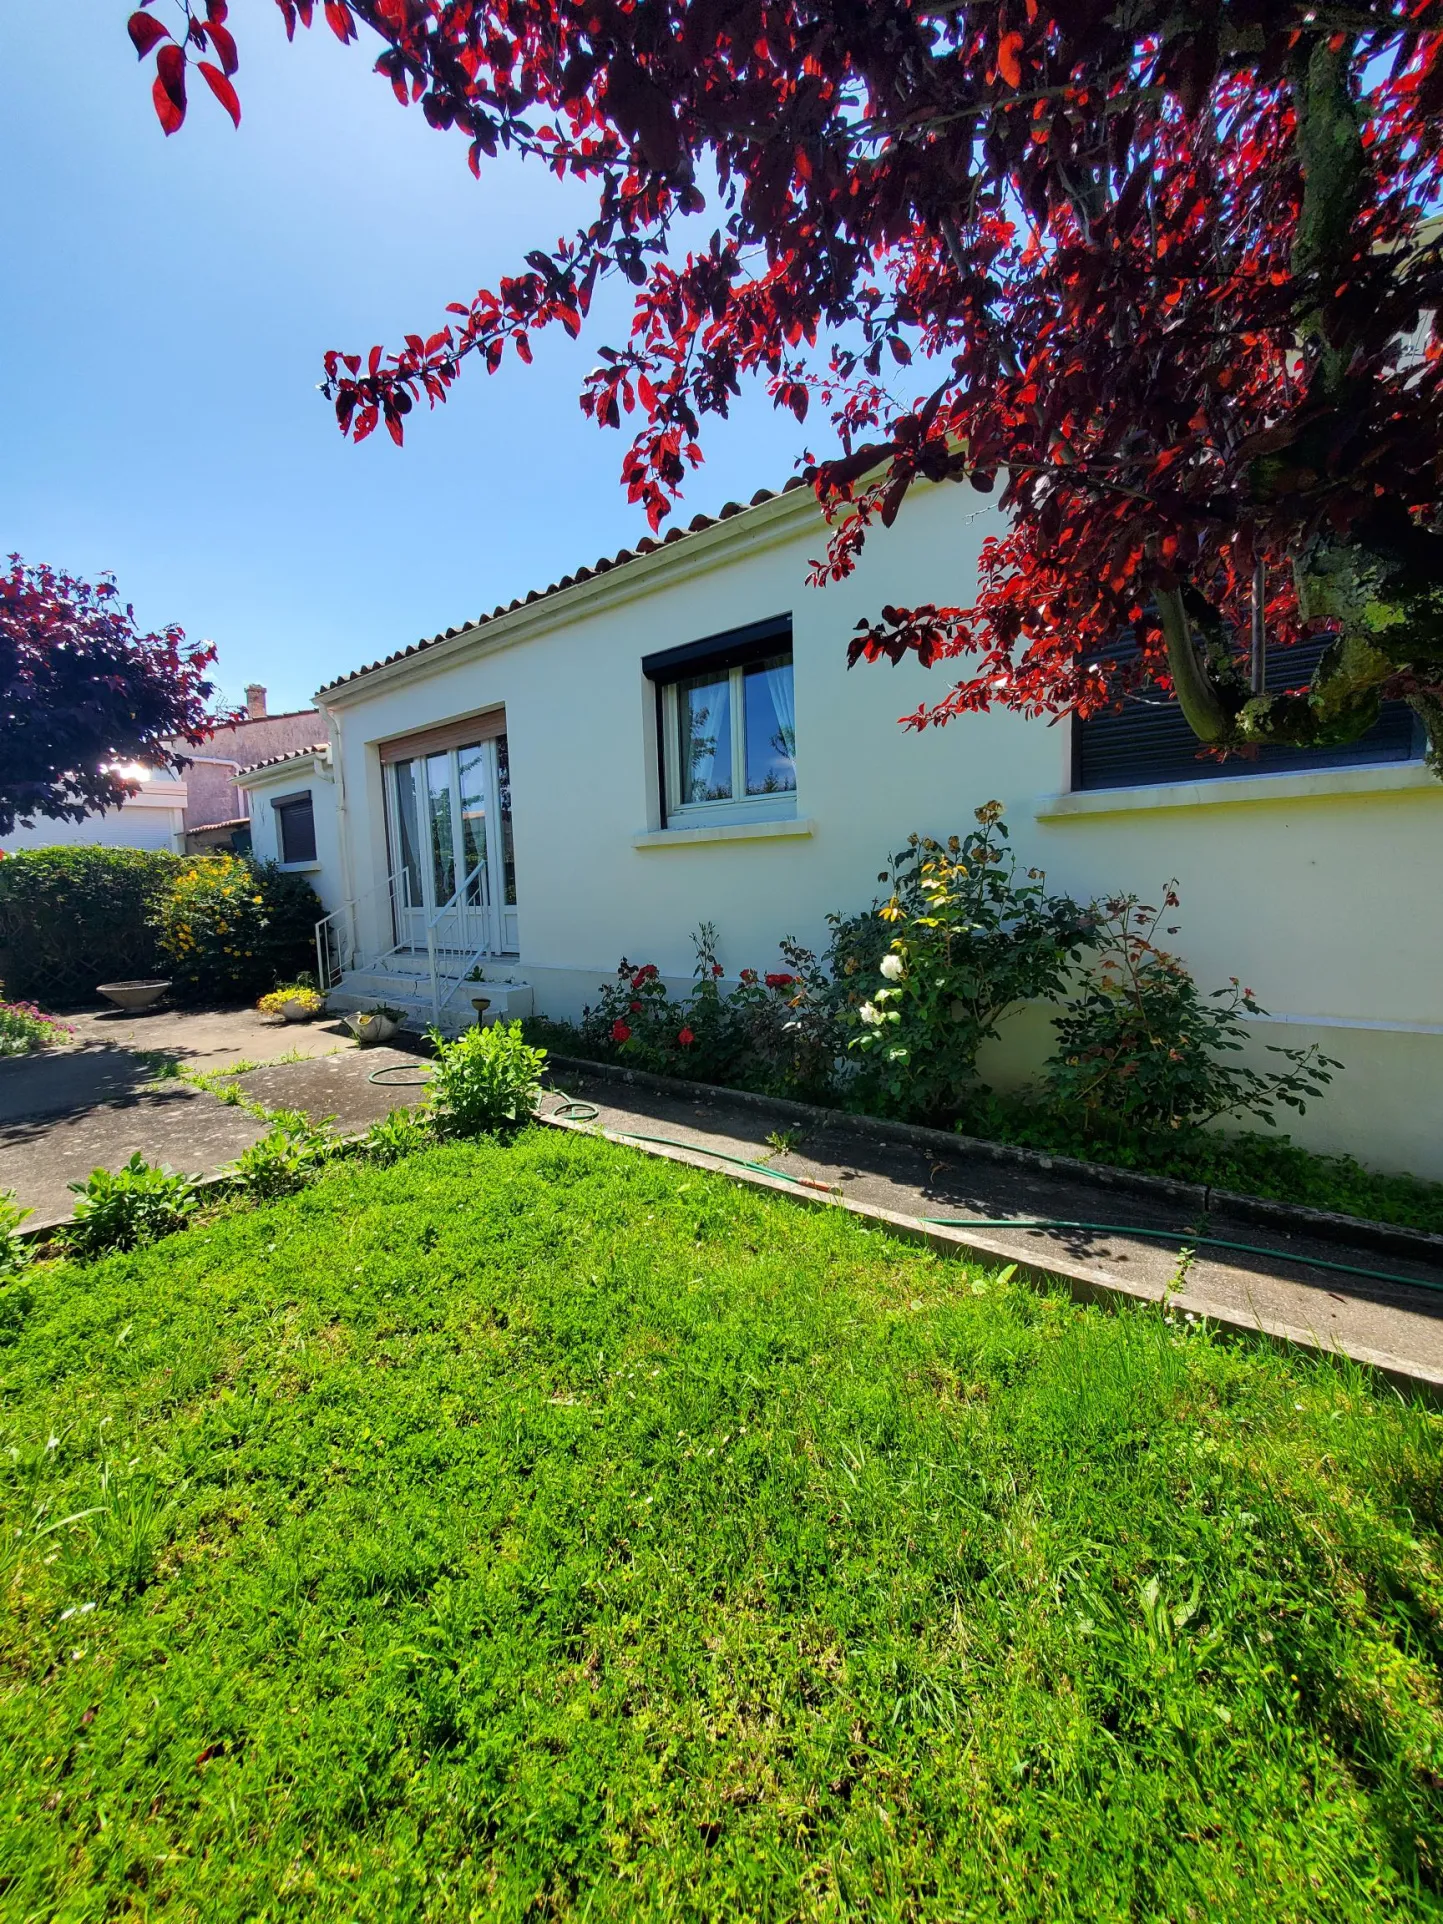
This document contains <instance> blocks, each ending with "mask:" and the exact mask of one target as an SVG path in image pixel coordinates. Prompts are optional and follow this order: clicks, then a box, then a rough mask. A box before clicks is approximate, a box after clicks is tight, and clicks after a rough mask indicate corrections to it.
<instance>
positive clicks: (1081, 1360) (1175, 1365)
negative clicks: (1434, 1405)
mask: <svg viewBox="0 0 1443 1924" xmlns="http://www.w3.org/2000/svg"><path fill="white" fill-rule="evenodd" d="M25 1288H26V1290H28V1291H29V1292H30V1297H29V1301H28V1307H26V1306H25V1305H24V1304H22V1305H21V1307H22V1309H23V1311H24V1313H23V1314H22V1315H20V1316H19V1317H17V1318H13V1319H12V1327H11V1328H10V1330H9V1335H8V1338H7V1340H8V1347H6V1348H4V1349H0V1425H3V1432H4V1433H3V1435H0V1492H3V1505H4V1517H3V1523H4V1536H3V1546H4V1552H3V1554H4V1557H5V1559H6V1566H5V1568H4V1570H3V1571H0V1576H3V1578H4V1581H5V1584H6V1589H5V1610H4V1616H3V1629H0V1638H3V1641H0V1759H3V1767H0V1914H3V1916H4V1917H5V1918H6V1919H12V1918H13V1919H16V1920H21V1919H26V1920H28V1919H42V1918H43V1919H47V1920H48V1919H64V1920H66V1924H71V1921H72V1920H73V1921H76V1924H79V1921H81V1920H91V1919H95V1920H99V1919H102V1918H118V1917H133V1918H145V1919H148V1920H160V1919H164V1920H180V1919H184V1920H192V1919H193V1920H204V1921H205V1924H229V1921H230V1920H235V1921H236V1924H239V1920H242V1919H247V1920H258V1919H266V1920H276V1919H290V1918H296V1919H306V1920H308V1921H309V1920H337V1921H338V1924H339V1920H396V1921H397V1924H399V1921H400V1920H403V1919H404V1920H417V1919H425V1920H430V1919H447V1920H449V1919H453V1918H454V1919H462V1918H486V1919H491V1918H496V1919H513V1918H514V1919H521V1918H542V1917H575V1918H577V1919H580V1918H583V1917H585V1918H591V1919H601V1918H627V1919H630V1918H649V1917H656V1918H661V1917H666V1918H678V1919H681V1918H709V1919H728V1920H731V1919H790V1918H829V1919H830V1918H844V1917H847V1918H867V1919H879V1920H880V1919H904V1918H905V1919H923V1918H926V1919H937V1920H942V1919H946V1920H960V1919H964V1918H965V1919H986V1918H994V1917H996V1918H1000V1917H1006V1918H1008V1919H1048V1920H1053V1919H1070V1918H1079V1919H1080V1918H1088V1919H1094V1918H1096V1919H1103V1918H1106V1919H1129V1920H1130V1919H1158V1920H1163V1919H1166V1920H1178V1919H1189V1918H1198V1919H1203V1918H1211V1917H1213V1916H1219V1917H1227V1918H1229V1919H1259V1920H1262V1919H1266V1920H1269V1924H1274V1921H1275V1920H1299V1924H1301V1921H1302V1920H1307V1924H1316V1920H1334V1919H1350V1920H1351V1919H1357V1920H1363V1919H1369V1920H1374V1919H1380V1918H1381V1919H1393V1918H1437V1917H1439V1916H1440V1915H1443V1898H1440V1894H1439V1893H1440V1881H1443V1849H1440V1839H1443V1709H1440V1668H1443V1557H1440V1528H1443V1512H1440V1491H1443V1419H1440V1418H1439V1417H1438V1416H1437V1415H1435V1414H1430V1413H1426V1412H1424V1411H1421V1410H1419V1409H1417V1408H1410V1407H1405V1406H1404V1405H1403V1404H1402V1403H1401V1402H1399V1401H1398V1400H1397V1399H1396V1398H1393V1397H1391V1396H1383V1395H1379V1394H1376V1393H1375V1392H1374V1391H1373V1390H1372V1389H1370V1388H1369V1386H1368V1384H1367V1383H1366V1382H1365V1380H1364V1379H1362V1378H1361V1377H1360V1376H1359V1375H1358V1374H1357V1373H1356V1372H1354V1371H1352V1370H1350V1369H1348V1368H1345V1367H1341V1366H1336V1365H1333V1364H1331V1363H1326V1362H1308V1361H1300V1360H1298V1359H1296V1358H1290V1357H1288V1356H1285V1355H1281V1354H1278V1353H1275V1352H1272V1351H1270V1350H1266V1349H1263V1348H1261V1347H1258V1348H1252V1347H1247V1346H1241V1345H1227V1344H1224V1343H1222V1342H1220V1341H1218V1340H1216V1339H1215V1338H1214V1337H1213V1336H1212V1335H1211V1334H1209V1333H1208V1332H1207V1331H1205V1330H1202V1329H1197V1328H1191V1329H1189V1328H1185V1327H1176V1326H1172V1325H1169V1324H1168V1323H1166V1322H1164V1321H1163V1319H1162V1318H1160V1317H1159V1316H1157V1315H1155V1314H1149V1313H1145V1312H1128V1313H1125V1314H1118V1315H1107V1314H1104V1313H1102V1312H1100V1311H1096V1310H1082V1309H1079V1308H1077V1307H1076V1306H1074V1305H1073V1304H1072V1303H1071V1302H1070V1301H1069V1300H1067V1299H1065V1298H1064V1297H1062V1296H1060V1295H1059V1296H1056V1297H1044V1296H1039V1295H1037V1294H1034V1293H1031V1292H1029V1291H1026V1290H1024V1289H1022V1288H1020V1287H1017V1286H1013V1285H1006V1284H1000V1283H998V1282H997V1281H996V1280H995V1279H989V1278H988V1277H987V1276H985V1275H983V1274H982V1273H980V1272H979V1271H977V1270H974V1269H969V1268H967V1267H964V1266H963V1265H961V1264H958V1263H954V1262H948V1261H944V1260H942V1259H941V1258H938V1257H936V1256H934V1255H932V1254H930V1253H927V1252H925V1251H921V1250H911V1249H909V1248H907V1247H906V1246H905V1245H902V1244H899V1243H896V1242H893V1241H891V1240H889V1239H888V1238H886V1237H885V1236H883V1235H882V1234H881V1233H879V1232H876V1231H874V1230H870V1229H868V1228H867V1227H865V1226H863V1225H861V1224H859V1223H857V1222H856V1221H855V1220H852V1219H849V1218H847V1217H846V1216H844V1215H843V1214H842V1213H841V1212H832V1211H812V1210H807V1209H804V1208H799V1207H797V1206H796V1205H794V1204H791V1203H788V1202H782V1201H778V1200H776V1199H773V1198H770V1197H767V1196H764V1195H761V1194H758V1193H755V1192H748V1191H743V1190H738V1189H736V1188H733V1187H732V1186H731V1185H729V1184H728V1183H726V1182H725V1181H724V1180H722V1179H721V1178H719V1177H715V1176H712V1175H710V1174H705V1173H702V1172H699V1171H695V1170H691V1169H685V1168H681V1167H679V1166H676V1165H671V1164H667V1163H663V1162H658V1161H655V1160H652V1159H649V1158H644V1157H641V1156H638V1155H636V1154H634V1153H633V1152H630V1151H627V1150H624V1149H620V1148H618V1147H616V1146H614V1145H611V1144H607V1143H604V1142H600V1141H596V1140H592V1139H587V1138H577V1137H570V1136H560V1135H557V1134H553V1133H551V1132H548V1131H543V1130H535V1131H531V1132H528V1133H527V1134H525V1135H523V1136H522V1137H521V1138H520V1139H519V1140H518V1142H517V1143H516V1144H515V1145H514V1146H513V1147H511V1148H502V1147H499V1146H496V1145H492V1144H489V1143H481V1144H477V1145H464V1144H456V1145H450V1146H445V1147H441V1148H437V1149H433V1150H428V1151H426V1152H424V1153H422V1154H419V1155H416V1156H413V1157H410V1158H407V1159H406V1160H404V1161H402V1162H399V1163H397V1164H396V1165H394V1166H393V1167H391V1168H389V1169H377V1168H374V1167H367V1166H357V1165H353V1164H347V1165H343V1166H341V1167H339V1168H336V1169H335V1170H333V1171H332V1172H331V1173H330V1174H328V1175H327V1176H325V1177H324V1178H323V1179H322V1180H321V1181H319V1182H318V1183H317V1184H315V1185H314V1186H313V1187H312V1188H310V1189H308V1190H306V1191H304V1192H303V1193H301V1194H300V1195H297V1196H295V1197H292V1198H290V1199H288V1200H287V1201H285V1202H282V1203H278V1204H274V1205H271V1206H268V1207H265V1208H260V1209H246V1210H240V1209H234V1210H232V1211H231V1212H229V1213H224V1214H222V1215H220V1216H219V1217H216V1218H213V1219H212V1220H211V1221H209V1222H208V1223H206V1224H204V1225H202V1226H200V1227H198V1228H195V1229H192V1230H191V1231H189V1232H188V1233H186V1234H184V1235H182V1236H178V1237H175V1238H172V1239H170V1240H169V1241H167V1242H164V1243H161V1244H158V1245H156V1246H154V1247H153V1248H151V1249H149V1250H146V1251H142V1252H137V1253H134V1254H131V1255H127V1256H118V1257H112V1258H110V1259H109V1260H107V1261H105V1262H102V1263H98V1264H96V1265H94V1266H93V1267H90V1268H83V1269H82V1268H77V1267H66V1266H55V1267H52V1268H46V1269H44V1270H41V1271H39V1272H35V1273H32V1274H31V1276H30V1277H29V1279H28V1280H27V1282H26V1284H25Z"/></svg>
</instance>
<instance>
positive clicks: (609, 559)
mask: <svg viewBox="0 0 1443 1924" xmlns="http://www.w3.org/2000/svg"><path fill="white" fill-rule="evenodd" d="M806 485H807V484H806V481H805V479H804V478H803V476H801V475H800V474H794V475H793V476H792V477H791V479H790V480H789V481H787V482H786V483H785V485H784V486H783V487H781V488H758V489H757V491H756V493H755V494H754V495H753V496H752V498H751V500H750V501H749V502H747V503H746V505H745V506H743V504H742V503H741V502H740V501H728V502H727V503H726V505H725V506H724V507H723V508H722V510H721V512H720V514H714V515H713V514H698V515H693V517H692V519H691V523H690V525H689V526H688V527H685V528H672V529H670V530H669V531H668V533H667V534H666V536H665V538H664V539H663V540H661V541H657V540H655V539H654V538H653V537H652V536H651V535H649V534H648V535H643V536H642V538H641V540H640V541H638V542H637V544H636V546H635V547H634V548H621V549H619V550H618V551H617V553H616V554H614V555H610V556H608V555H602V556H600V557H599V558H598V559H597V560H596V561H595V562H593V563H592V565H591V567H589V568H578V569H577V570H576V573H575V574H571V575H563V576H562V577H561V579H560V581H553V582H552V584H551V586H550V587H549V588H532V589H530V590H528V592H527V593H526V595H525V596H524V597H519V598H517V599H516V600H514V601H511V602H508V603H506V604H505V605H504V606H503V605H501V604H498V605H497V606H496V607H495V608H494V609H493V610H492V612H491V613H490V614H489V615H485V614H482V615H477V617H476V619H475V620H474V621H467V622H463V623H462V624H461V625H460V626H459V627H455V628H447V629H445V630H443V631H442V632H441V633H439V634H435V635H432V636H430V637H429V639H426V640H422V641H413V642H412V643H411V644H410V646H409V647H406V648H398V649H397V651H396V653H395V654H394V655H385V656H383V657H382V659H381V660H380V661H372V662H368V663H367V664H366V666H365V667H364V668H353V669H352V670H351V672H350V674H348V675H338V676H337V677H336V679H335V680H334V681H328V682H327V683H326V684H325V686H324V687H323V688H322V689H321V690H320V693H321V694H323V695H325V694H329V693H330V691H331V690H332V689H333V688H344V687H346V686H347V685H348V684H349V683H351V682H353V681H361V680H363V679H364V678H365V676H367V675H372V674H374V673H375V672H376V670H377V669H378V668H389V667H390V666H391V664H392V663H393V662H397V661H405V660H406V659H407V658H408V657H409V656H411V655H418V654H421V653H422V652H423V651H424V650H425V649H427V648H435V647H436V646H437V645H438V644H439V643H440V642H443V641H450V640H452V639H453V638H454V637H455V636H456V635H460V634H464V633H466V631H467V630H468V629H471V628H484V627H485V626H486V625H487V623H488V622H492V621H499V620H500V619H501V617H502V616H503V615H509V614H512V613H514V612H515V610H516V609H517V608H529V607H530V606H531V604H532V603H533V602H537V601H545V600H547V599H548V598H549V597H550V596H552V595H559V594H561V593H562V592H563V591H564V590H565V589H567V588H574V587H576V586H577V585H578V583H580V582H583V581H590V580H591V579H592V578H593V576H595V575H604V574H608V573H610V571H611V570H612V569H613V568H624V567H625V566H626V564H627V563H628V562H629V561H635V560H637V559H638V558H639V557H640V556H642V555H649V554H655V553H656V552H657V551H658V550H659V549H661V548H669V547H671V546H672V544H673V543H674V542H677V541H685V540H686V538H687V536H688V535H691V534H701V533H702V532H703V531H704V530H705V529H707V528H714V527H716V525H717V524H718V522H721V521H730V520H731V519H732V517H733V516H734V515H738V514H745V513H746V511H747V508H749V507H751V508H759V507H761V505H762V504H763V502H766V501H775V500H776V499H777V497H778V495H779V494H790V493H792V491H793V490H794V489H796V488H803V487H805V486H806ZM295 752H296V753H297V754H302V755H304V754H307V753H313V752H314V751H313V750H307V749H298V750H296V751H295ZM274 759H275V760H277V761H289V760H290V759H291V758H290V756H288V755H280V756H276V757H274ZM269 765H270V764H269V763H267V762H257V763H256V764H255V766H256V767H257V768H266V767H269Z"/></svg>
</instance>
